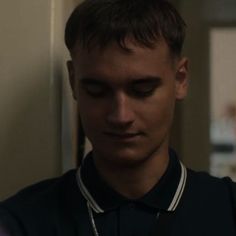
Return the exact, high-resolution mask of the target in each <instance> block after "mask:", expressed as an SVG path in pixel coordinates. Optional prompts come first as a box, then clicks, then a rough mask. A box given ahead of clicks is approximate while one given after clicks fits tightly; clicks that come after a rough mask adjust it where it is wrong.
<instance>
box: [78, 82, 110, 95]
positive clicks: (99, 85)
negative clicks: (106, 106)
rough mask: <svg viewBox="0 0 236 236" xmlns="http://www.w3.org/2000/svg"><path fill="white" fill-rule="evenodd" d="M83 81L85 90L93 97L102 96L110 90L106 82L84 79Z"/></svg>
mask: <svg viewBox="0 0 236 236" xmlns="http://www.w3.org/2000/svg"><path fill="white" fill-rule="evenodd" d="M81 83H82V88H83V90H84V91H85V92H86V93H87V94H88V95H90V96H92V97H102V96H104V95H105V94H106V93H107V92H108V91H109V90H108V86H107V85H106V84H105V83H103V82H100V81H97V80H93V79H84V80H82V81H81Z"/></svg>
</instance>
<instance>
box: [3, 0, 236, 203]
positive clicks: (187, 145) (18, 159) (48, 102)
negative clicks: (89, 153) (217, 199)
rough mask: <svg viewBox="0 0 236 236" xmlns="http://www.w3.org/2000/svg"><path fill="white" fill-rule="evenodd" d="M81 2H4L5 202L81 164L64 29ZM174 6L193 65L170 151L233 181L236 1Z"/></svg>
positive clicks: (181, 1)
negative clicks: (183, 23)
mask: <svg viewBox="0 0 236 236" xmlns="http://www.w3.org/2000/svg"><path fill="white" fill-rule="evenodd" d="M78 2H79V1H75V0H40V1H38V0H21V1H7V0H0V36H1V38H0V42H1V43H0V200H3V199H5V198H6V197H8V196H10V195H12V194H13V193H15V192H16V191H18V190H19V189H21V188H23V187H25V186H27V185H30V184H32V183H35V182H37V181H40V180H42V179H46V178H51V177H55V176H58V175H61V174H62V173H64V172H65V171H67V170H68V169H71V168H74V167H75V166H76V155H77V153H78V148H77V145H78V142H79V140H78V129H79V127H78V124H77V119H76V115H77V112H78V111H77V110H76V104H75V103H74V101H73V99H72V96H71V92H70V88H69V83H68V80H67V79H68V78H67V73H66V69H65V62H66V60H68V58H69V55H68V53H67V51H66V49H65V46H64V43H63V31H64V25H65V22H66V19H67V18H68V16H69V14H70V12H71V10H72V9H73V7H74V6H75V5H76V4H77V3H78ZM171 2H173V4H174V5H175V6H176V8H177V9H178V10H179V11H180V13H181V14H182V16H183V18H184V19H185V21H186V22H187V25H188V32H187V38H186V44H185V48H184V54H185V55H187V56H188V57H189V59H190V91H189V95H188V97H187V99H186V100H185V101H184V102H182V103H179V104H177V108H176V117H175V120H174V125H173V132H172V138H171V143H172V146H174V147H175V149H176V150H177V152H178V154H179V156H180V158H181V159H182V161H183V162H184V163H185V164H186V165H187V166H188V167H190V168H192V169H195V170H203V171H208V172H210V173H211V174H212V175H215V176H219V177H221V176H225V175H229V176H231V178H232V179H234V180H236V148H235V146H236V78H235V76H236V60H235V59H236V58H235V55H236V14H235V12H236V1H235V0H191V1H189V0H172V1H171ZM88 149H89V144H88V143H86V150H88Z"/></svg>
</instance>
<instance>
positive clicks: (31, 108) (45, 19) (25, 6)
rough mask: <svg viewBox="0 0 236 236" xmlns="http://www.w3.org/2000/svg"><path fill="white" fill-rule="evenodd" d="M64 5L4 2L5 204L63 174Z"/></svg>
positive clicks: (1, 155)
mask: <svg viewBox="0 0 236 236" xmlns="http://www.w3.org/2000/svg"><path fill="white" fill-rule="evenodd" d="M63 10H64V9H63V1H62V0H40V1H38V0H21V1H0V35H1V44H0V114H1V115H0V200H1V199H4V198H5V197H7V196H9V195H11V194H13V193H14V192H15V191H17V190H18V189H20V188H22V187H24V186H26V185H29V184H31V183H33V182H35V181H39V180H41V179H44V178H49V177H53V176H57V175H59V174H60V173H61V170H62V167H61V74H62V72H61V68H62V66H61V64H62V63H63V59H64V58H63V57H62V56H61V55H62V54H61V53H62V47H63V35H62V29H63V21H64V15H63Z"/></svg>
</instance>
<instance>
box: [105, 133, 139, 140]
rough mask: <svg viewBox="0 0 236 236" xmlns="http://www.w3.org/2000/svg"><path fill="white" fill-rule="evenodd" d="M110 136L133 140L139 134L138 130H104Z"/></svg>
mask: <svg viewBox="0 0 236 236" xmlns="http://www.w3.org/2000/svg"><path fill="white" fill-rule="evenodd" d="M104 134H105V135H107V136H108V137H110V138H113V139H117V140H134V139H137V138H138V137H140V136H141V133H140V132H124V133H118V132H104Z"/></svg>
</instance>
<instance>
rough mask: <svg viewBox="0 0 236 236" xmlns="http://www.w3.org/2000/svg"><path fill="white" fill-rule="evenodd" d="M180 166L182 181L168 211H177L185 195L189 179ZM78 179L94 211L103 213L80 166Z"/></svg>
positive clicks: (185, 170) (80, 187) (83, 193)
mask: <svg viewBox="0 0 236 236" xmlns="http://www.w3.org/2000/svg"><path fill="white" fill-rule="evenodd" d="M180 166H181V176H180V181H179V184H178V187H177V189H176V192H175V195H174V197H173V199H172V201H171V203H170V205H169V207H168V209H167V211H175V209H176V207H177V206H178V204H179V201H180V199H181V197H182V195H183V192H184V188H185V185H186V180H187V169H186V167H185V166H184V165H183V164H182V163H181V162H180ZM76 179H77V184H78V186H79V189H80V191H81V193H82V195H83V196H84V198H85V199H86V200H87V202H88V203H89V205H90V206H91V208H92V209H93V210H94V212H96V213H103V212H104V210H103V209H102V208H101V207H100V206H99V205H98V204H97V202H96V201H95V200H94V198H93V197H92V196H91V194H90V193H89V191H88V189H87V188H86V186H85V184H84V183H83V181H82V178H81V169H80V168H79V169H78V171H77V175H76Z"/></svg>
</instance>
